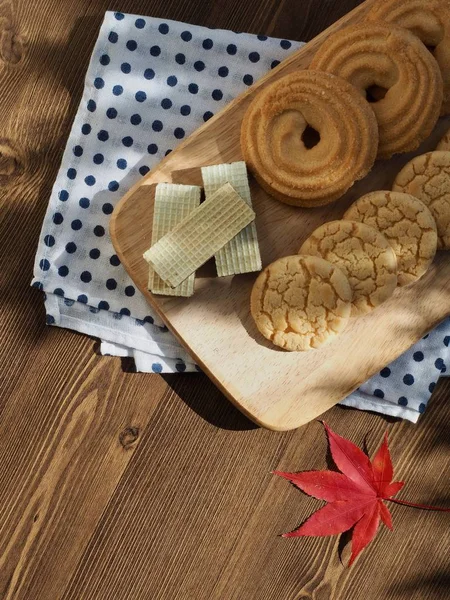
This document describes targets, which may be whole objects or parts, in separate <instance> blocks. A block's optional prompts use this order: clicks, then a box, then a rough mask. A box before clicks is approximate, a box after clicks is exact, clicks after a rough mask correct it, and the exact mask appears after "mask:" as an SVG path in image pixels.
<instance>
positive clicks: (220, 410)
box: [162, 373, 258, 431]
mask: <svg viewBox="0 0 450 600" xmlns="http://www.w3.org/2000/svg"><path fill="white" fill-rule="evenodd" d="M162 377H163V379H164V381H165V382H166V383H167V384H168V385H169V387H170V388H171V389H172V390H173V391H174V392H175V393H176V394H177V396H178V397H179V398H181V400H183V402H185V403H186V404H187V405H188V406H189V408H191V409H192V410H193V411H194V412H196V413H197V414H198V415H199V416H200V417H202V419H205V420H206V421H208V423H211V425H214V426H215V427H220V428H221V429H231V430H234V431H248V430H250V429H257V428H258V425H256V424H255V423H253V422H252V421H250V420H249V419H247V417H245V416H244V415H243V414H242V413H241V412H240V411H239V410H238V409H237V408H235V407H234V406H233V404H231V402H230V401H229V400H228V399H227V398H226V397H225V396H224V395H223V394H222V393H221V392H220V391H219V390H218V389H217V388H216V386H215V385H214V384H213V383H212V381H210V380H209V379H208V377H207V376H206V375H204V374H203V373H186V374H181V373H173V374H167V375H163V376H162Z"/></svg>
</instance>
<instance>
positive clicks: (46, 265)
mask: <svg viewBox="0 0 450 600" xmlns="http://www.w3.org/2000/svg"><path fill="white" fill-rule="evenodd" d="M39 267H40V268H41V269H42V271H48V270H49V269H50V263H49V261H48V260H47V259H46V258H43V259H41V261H40V262H39Z"/></svg>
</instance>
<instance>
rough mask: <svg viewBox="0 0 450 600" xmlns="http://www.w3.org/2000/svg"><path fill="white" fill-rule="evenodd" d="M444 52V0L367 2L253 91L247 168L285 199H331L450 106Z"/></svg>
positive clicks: (408, 144)
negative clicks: (366, 8) (352, 21)
mask: <svg viewBox="0 0 450 600" xmlns="http://www.w3.org/2000/svg"><path fill="white" fill-rule="evenodd" d="M449 56H450V2H449V0H410V1H408V2H405V1H404V0H381V1H380V2H377V3H376V4H374V7H373V9H372V10H371V11H370V13H369V14H368V16H367V19H366V22H364V23H360V24H358V25H352V26H349V27H345V28H343V29H341V30H339V31H338V32H336V33H334V34H332V35H330V36H329V37H328V38H327V39H326V40H325V41H324V42H323V44H322V45H321V47H320V49H319V51H318V52H317V53H316V55H315V56H314V58H313V60H312V62H311V65H310V69H309V70H305V71H300V72H294V73H291V74H289V75H287V76H285V77H282V78H280V79H278V80H277V81H275V82H274V83H273V84H271V85H268V86H267V87H265V88H264V89H263V90H262V91H261V92H259V93H258V94H257V95H256V97H255V99H254V100H253V102H252V103H251V104H250V106H249V108H248V110H247V112H246V114H245V116H244V119H243V122H242V129H241V147H242V153H243V156H244V159H245V162H246V163H247V166H248V168H249V169H250V170H251V171H252V172H253V174H254V176H255V177H256V179H257V180H258V182H259V183H260V185H261V186H262V187H263V188H264V189H265V190H266V191H267V192H268V193H269V194H271V195H272V196H273V197H275V198H277V199H278V200H280V201H281V202H285V203H287V204H292V205H296V206H305V207H313V206H320V205H324V204H328V203H330V202H332V201H334V200H336V199H338V198H340V197H341V196H342V195H343V194H344V193H345V192H346V191H347V190H348V189H349V188H350V187H351V186H352V185H353V183H354V182H355V181H357V180H359V179H361V178H363V177H364V176H365V175H366V174H367V173H368V172H369V171H370V169H371V168H372V166H373V164H374V161H375V159H376V158H379V159H386V158H390V157H391V156H393V155H394V154H398V153H401V152H409V151H412V150H415V149H416V148H418V146H419V145H420V143H421V142H423V141H424V140H425V139H426V138H427V137H428V136H429V135H430V133H431V131H432V130H433V128H434V126H435V124H436V122H437V120H438V118H439V115H444V114H449V113H450V58H449Z"/></svg>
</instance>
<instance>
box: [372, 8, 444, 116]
mask: <svg viewBox="0 0 450 600" xmlns="http://www.w3.org/2000/svg"><path fill="white" fill-rule="evenodd" d="M366 18H367V20H368V21H384V22H386V23H392V24H395V25H398V26H400V27H404V28H405V29H408V30H409V31H411V32H412V33H414V35H416V36H417V37H418V38H419V39H420V40H421V41H422V42H423V43H424V44H425V46H426V47H427V48H428V50H429V51H430V52H431V53H432V55H433V56H434V58H435V59H436V61H437V63H438V65H439V68H440V70H441V74H442V79H443V83H444V99H443V102H442V108H441V115H448V114H450V0H377V2H376V3H374V5H373V8H372V9H371V10H370V12H369V14H368V15H367V17H366Z"/></svg>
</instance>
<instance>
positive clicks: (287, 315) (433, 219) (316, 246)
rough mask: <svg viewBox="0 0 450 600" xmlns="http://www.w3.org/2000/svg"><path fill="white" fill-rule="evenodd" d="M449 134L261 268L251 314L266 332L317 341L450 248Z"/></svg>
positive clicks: (292, 345)
mask: <svg viewBox="0 0 450 600" xmlns="http://www.w3.org/2000/svg"><path fill="white" fill-rule="evenodd" d="M449 134H450V132H449V133H447V135H446V136H444V138H443V139H442V140H441V142H440V144H439V146H438V148H439V150H437V151H435V152H428V153H427V154H423V155H420V156H417V157H416V158H414V159H413V160H411V161H410V162H409V163H407V164H406V166H405V167H404V168H403V169H402V170H401V171H400V172H399V173H398V174H397V177H396V178H395V181H394V185H393V189H392V191H387V190H381V191H374V192H370V193H368V194H366V195H364V196H362V197H361V198H359V199H358V200H356V202H354V203H353V204H352V205H351V206H350V208H349V209H348V210H347V211H346V212H345V213H344V215H343V218H342V220H338V221H330V222H328V223H325V224H323V225H321V226H320V227H318V228H317V229H316V230H315V231H314V232H313V233H312V234H311V235H310V236H309V238H308V239H307V240H306V241H305V242H304V243H303V244H302V245H301V247H300V249H299V254H298V255H296V256H288V257H285V258H281V259H279V260H277V261H275V262H274V263H272V264H271V265H269V266H268V267H266V268H265V269H264V271H262V273H261V274H260V275H259V277H258V279H257V280H256V282H255V285H254V286H253V290H252V295H251V313H252V316H253V318H254V320H255V323H256V326H257V327H258V329H259V331H260V332H261V333H262V334H263V335H264V337H266V338H267V339H269V340H270V341H271V342H272V343H273V344H275V345H276V346H279V347H281V348H284V349H285V350H296V351H300V350H309V349H311V348H318V347H319V346H321V345H322V344H324V343H326V342H328V341H330V340H332V339H333V337H335V336H336V335H338V334H339V333H340V332H341V331H343V330H344V329H345V326H346V325H347V323H348V321H349V319H350V318H351V317H355V316H362V315H364V314H367V313H369V312H371V311H372V310H374V309H375V308H376V307H377V306H379V305H380V304H382V303H383V302H385V301H386V300H388V299H389V298H390V297H391V296H392V294H393V292H394V290H395V289H396V287H397V286H399V287H401V286H405V285H410V284H412V283H414V282H415V281H417V280H418V279H419V278H420V277H422V276H423V275H424V274H425V273H426V272H427V270H428V268H429V267H430V265H431V263H432V261H433V259H434V256H435V254H436V251H437V250H438V249H442V250H449V249H450V151H445V150H442V148H448V144H449V137H450V135H449Z"/></svg>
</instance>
